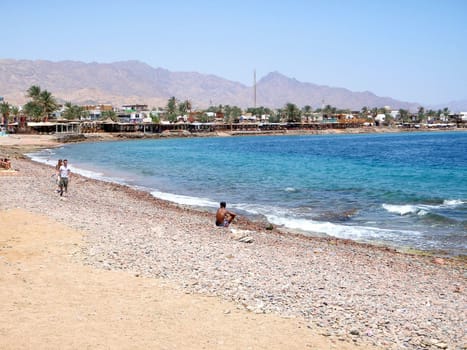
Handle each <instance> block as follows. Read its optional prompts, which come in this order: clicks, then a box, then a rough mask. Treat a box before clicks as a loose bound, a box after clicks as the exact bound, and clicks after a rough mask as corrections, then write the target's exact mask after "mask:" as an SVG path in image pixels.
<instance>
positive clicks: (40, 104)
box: [25, 85, 58, 121]
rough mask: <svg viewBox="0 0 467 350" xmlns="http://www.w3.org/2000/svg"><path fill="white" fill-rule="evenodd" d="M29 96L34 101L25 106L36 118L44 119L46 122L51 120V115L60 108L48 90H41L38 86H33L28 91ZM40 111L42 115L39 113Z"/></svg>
mask: <svg viewBox="0 0 467 350" xmlns="http://www.w3.org/2000/svg"><path fill="white" fill-rule="evenodd" d="M27 96H28V97H30V98H31V99H32V101H30V102H28V103H27V104H26V105H27V106H25V107H26V110H27V111H28V112H29V113H30V114H32V115H33V116H34V117H35V118H38V117H39V116H41V117H43V119H44V121H47V120H48V119H49V114H50V113H52V112H53V111H55V110H56V109H57V107H58V105H57V101H56V100H55V97H54V96H53V95H52V93H50V92H49V91H47V90H41V88H40V87H39V86H37V85H32V86H31V87H30V88H29V89H28V90H27ZM39 111H40V113H38V112H39Z"/></svg>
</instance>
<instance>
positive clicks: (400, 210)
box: [382, 199, 465, 216]
mask: <svg viewBox="0 0 467 350" xmlns="http://www.w3.org/2000/svg"><path fill="white" fill-rule="evenodd" d="M464 203H465V202H464V201H462V200H459V199H446V200H444V201H443V204H439V205H428V204H417V205H415V204H401V205H397V204H386V203H385V204H383V205H382V207H383V209H385V210H387V211H388V212H390V213H395V214H398V215H402V216H403V215H407V214H417V215H420V216H423V215H427V214H428V213H430V212H431V211H433V210H436V209H442V208H454V207H457V206H459V205H462V204H464Z"/></svg>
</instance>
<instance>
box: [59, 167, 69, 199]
mask: <svg viewBox="0 0 467 350" xmlns="http://www.w3.org/2000/svg"><path fill="white" fill-rule="evenodd" d="M58 175H59V176H60V181H59V183H58V186H59V187H60V196H63V190H65V193H68V180H69V179H70V177H71V171H70V169H69V168H68V160H66V159H64V160H63V164H62V165H61V166H60V168H59V169H58Z"/></svg>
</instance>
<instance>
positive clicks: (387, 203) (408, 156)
mask: <svg viewBox="0 0 467 350" xmlns="http://www.w3.org/2000/svg"><path fill="white" fill-rule="evenodd" d="M35 158H36V159H39V160H42V161H46V162H50V163H52V164H55V163H56V160H57V159H58V158H68V160H69V163H70V165H71V166H72V168H74V169H75V170H78V171H81V172H82V173H83V172H84V173H85V174H87V175H89V176H93V177H97V178H101V179H107V180H111V181H117V182H121V183H125V184H128V185H131V186H137V187H140V188H143V189H145V190H147V191H150V192H151V193H152V194H153V195H154V196H157V197H161V198H164V199H168V200H171V201H174V202H179V203H184V204H189V205H193V206H200V207H204V208H209V209H212V210H214V209H215V208H216V207H217V206H218V202H219V201H221V200H225V201H227V206H228V208H230V209H232V210H235V211H237V212H239V213H240V214H243V215H247V216H250V217H252V218H265V219H267V220H268V221H269V222H271V223H273V224H276V225H284V226H286V227H289V228H292V229H298V230H301V231H303V232H304V233H305V234H308V233H311V232H318V233H321V234H326V235H330V236H336V237H341V238H350V239H354V240H358V241H365V242H373V243H376V244H385V245H391V246H398V247H411V248H416V249H424V250H431V249H436V250H444V251H446V252H447V253H449V254H466V252H467V133H466V132H445V133H442V132H431V133H420V132H417V133H397V134H368V135H319V136H317V135H307V136H253V137H225V138H188V139H156V140H154V139H152V140H148V139H146V140H136V141H121V142H99V143H81V144H70V145H66V146H64V147H63V148H60V149H54V150H49V151H48V152H42V153H41V154H40V155H35Z"/></svg>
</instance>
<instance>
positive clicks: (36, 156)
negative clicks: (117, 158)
mask: <svg viewBox="0 0 467 350" xmlns="http://www.w3.org/2000/svg"><path fill="white" fill-rule="evenodd" d="M26 155H27V156H28V157H29V158H31V160H33V161H35V162H38V163H42V164H47V165H51V166H53V167H55V165H57V157H54V158H53V159H51V156H52V155H55V152H54V150H53V149H46V150H43V151H41V152H38V153H29V154H26ZM68 166H69V167H70V169H71V171H72V172H73V173H75V174H80V175H82V176H85V177H88V178H90V179H95V180H101V181H105V182H115V183H118V184H120V185H128V183H127V181H126V180H125V179H123V178H119V177H116V176H106V175H105V174H104V173H101V172H98V171H93V170H89V169H84V168H80V167H79V166H75V165H74V164H73V163H68Z"/></svg>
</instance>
